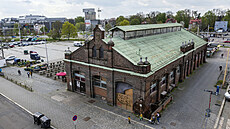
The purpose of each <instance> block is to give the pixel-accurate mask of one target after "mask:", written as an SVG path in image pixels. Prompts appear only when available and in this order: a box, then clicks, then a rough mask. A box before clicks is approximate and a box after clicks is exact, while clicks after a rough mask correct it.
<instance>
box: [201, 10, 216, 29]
mask: <svg viewBox="0 0 230 129" xmlns="http://www.w3.org/2000/svg"><path fill="white" fill-rule="evenodd" d="M201 19H202V27H201V28H202V30H205V29H207V28H208V25H209V26H210V27H214V25H215V21H216V15H215V13H213V12H212V11H208V12H206V13H205V14H204V15H203V16H202V18H201Z"/></svg>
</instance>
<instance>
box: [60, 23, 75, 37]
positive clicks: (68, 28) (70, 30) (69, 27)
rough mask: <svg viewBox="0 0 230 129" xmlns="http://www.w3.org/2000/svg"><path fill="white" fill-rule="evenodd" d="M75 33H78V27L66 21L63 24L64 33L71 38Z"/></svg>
mask: <svg viewBox="0 0 230 129" xmlns="http://www.w3.org/2000/svg"><path fill="white" fill-rule="evenodd" d="M74 33H76V27H75V26H74V25H73V24H71V23H69V22H68V21H66V22H65V23H64V24H63V26H62V35H66V36H67V37H68V40H69V38H70V36H72V35H73V34H74Z"/></svg>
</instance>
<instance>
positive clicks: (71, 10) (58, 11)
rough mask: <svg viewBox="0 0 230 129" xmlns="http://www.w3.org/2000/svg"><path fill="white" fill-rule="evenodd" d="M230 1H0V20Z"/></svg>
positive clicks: (229, 0) (205, 6)
mask: <svg viewBox="0 0 230 129" xmlns="http://www.w3.org/2000/svg"><path fill="white" fill-rule="evenodd" d="M229 7H230V0H0V19H2V18H6V17H16V18H18V17H19V16H24V15H28V14H36V15H45V16H46V17H67V18H75V17H77V16H84V13H83V12H82V9H83V8H95V9H97V8H100V9H101V10H102V12H101V18H112V17H118V16H120V15H123V16H128V15H133V14H136V13H138V12H143V13H144V14H146V13H149V12H151V11H160V12H166V11H169V10H170V11H172V12H173V13H174V15H175V13H176V11H178V10H182V9H186V8H189V9H192V10H198V12H201V13H202V15H203V13H204V12H206V11H208V10H212V9H213V8H219V9H228V8H229Z"/></svg>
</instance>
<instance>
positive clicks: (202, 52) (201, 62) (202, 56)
mask: <svg viewBox="0 0 230 129" xmlns="http://www.w3.org/2000/svg"><path fill="white" fill-rule="evenodd" d="M203 54H204V51H201V60H200V64H203V60H204V55H203Z"/></svg>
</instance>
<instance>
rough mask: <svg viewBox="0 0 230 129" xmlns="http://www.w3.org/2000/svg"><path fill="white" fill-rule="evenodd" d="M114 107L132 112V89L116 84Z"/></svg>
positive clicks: (129, 86)
mask: <svg viewBox="0 0 230 129" xmlns="http://www.w3.org/2000/svg"><path fill="white" fill-rule="evenodd" d="M116 105H117V106H118V107H120V108H123V109H125V110H129V111H133V89H132V86H131V85H129V84H127V83H122V82H119V83H117V84H116Z"/></svg>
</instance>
